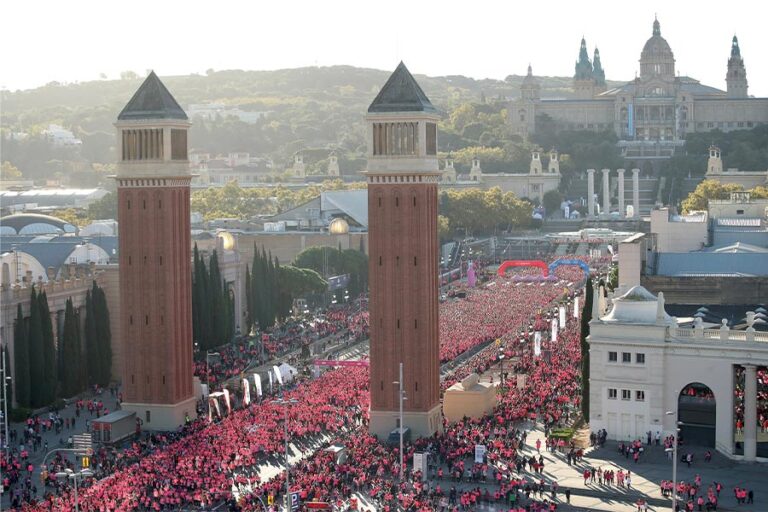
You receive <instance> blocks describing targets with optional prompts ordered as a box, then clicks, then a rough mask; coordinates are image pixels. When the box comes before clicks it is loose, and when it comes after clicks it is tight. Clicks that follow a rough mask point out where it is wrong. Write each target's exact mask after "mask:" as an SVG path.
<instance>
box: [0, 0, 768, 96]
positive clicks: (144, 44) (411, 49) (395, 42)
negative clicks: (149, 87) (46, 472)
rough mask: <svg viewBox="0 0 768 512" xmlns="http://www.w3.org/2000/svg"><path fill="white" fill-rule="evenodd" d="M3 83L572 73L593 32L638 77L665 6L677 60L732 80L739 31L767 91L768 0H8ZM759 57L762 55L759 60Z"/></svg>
mask: <svg viewBox="0 0 768 512" xmlns="http://www.w3.org/2000/svg"><path fill="white" fill-rule="evenodd" d="M0 13H2V17H3V22H4V23H3V24H2V30H0V45H2V48H3V51H2V57H0V86H3V87H5V88H7V89H18V88H30V87H36V86H39V85H42V84H45V83H47V82H49V81H53V80H56V81H60V82H70V81H76V80H81V81H82V80H93V79H97V78H98V77H99V75H100V74H101V73H104V74H106V75H107V77H109V78H117V77H118V76H119V74H120V72H121V71H124V70H133V71H136V72H139V73H142V74H143V73H144V71H145V70H147V69H150V68H152V69H155V70H156V71H157V73H158V74H159V75H161V76H164V75H165V76H167V75H178V74H187V73H191V72H200V73H202V72H204V71H205V70H206V69H209V68H213V69H216V70H221V69H248V70H257V69H279V68H290V67H300V66H312V65H319V66H328V65H335V64H350V65H354V66H364V67H372V68H379V69H386V70H390V69H394V68H395V66H396V65H397V62H398V61H399V60H400V59H402V60H404V61H405V62H406V64H407V65H408V67H409V68H410V70H411V71H412V72H414V73H420V74H427V75H447V74H461V75H467V76H471V77H474V78H499V79H501V78H504V77H505V76H507V75H509V74H524V73H525V70H526V67H527V66H528V63H529V62H530V63H531V64H532V65H533V70H534V73H535V74H537V75H558V76H570V75H572V74H573V65H574V61H575V60H576V57H577V54H578V48H579V41H580V39H581V36H582V35H584V36H585V37H586V39H587V45H588V47H589V49H590V56H591V53H592V49H593V48H594V46H595V45H597V46H598V47H599V48H600V54H601V58H602V62H603V67H604V69H605V70H606V76H607V78H608V79H611V80H629V79H631V78H633V77H634V76H635V72H636V71H637V70H638V62H637V61H638V59H639V57H640V51H641V49H642V47H643V44H644V43H645V41H646V39H648V38H649V37H650V36H651V28H652V23H653V16H654V13H658V17H659V21H660V22H661V32H662V35H663V36H664V37H665V38H666V39H667V41H668V42H669V44H670V45H671V47H672V50H673V52H674V53H675V59H676V69H677V71H678V72H679V73H680V74H683V75H688V76H692V77H694V78H697V79H699V80H701V81H702V82H703V83H706V84H708V85H712V86H715V87H719V88H723V89H724V88H725V72H726V63H727V59H728V56H729V53H730V44H731V37H732V36H733V35H734V33H735V34H737V35H738V37H739V42H740V45H741V50H742V56H743V57H744V59H745V62H746V66H747V76H748V78H749V93H750V94H752V95H755V96H768V66H765V65H764V63H765V62H766V59H768V56H767V55H766V54H765V52H766V50H768V30H766V25H765V23H766V19H768V16H767V14H768V3H766V2H765V1H764V0H749V1H746V0H731V1H728V2H723V1H717V2H715V1H711V0H674V1H672V0H663V1H662V0H646V1H644V2H642V1H641V2H618V1H602V0H601V1H589V0H581V1H578V0H576V1H574V0H549V1H542V0H539V1H528V2H525V1H520V0H497V1H486V0H469V1H466V0H465V1H462V2H459V1H453V0H443V1H433V0H428V1H427V0H376V1H369V0H348V1H342V0H313V1H309V0H307V1H293V0H272V1H265V0H241V1H234V0H215V1H214V0H205V1H202V0H187V1H176V0H125V1H116V0H94V1H86V0H70V1H68V2H64V1H61V0H45V1H43V0H3V1H2V6H1V7H0ZM759 64H763V65H762V66H760V65H759Z"/></svg>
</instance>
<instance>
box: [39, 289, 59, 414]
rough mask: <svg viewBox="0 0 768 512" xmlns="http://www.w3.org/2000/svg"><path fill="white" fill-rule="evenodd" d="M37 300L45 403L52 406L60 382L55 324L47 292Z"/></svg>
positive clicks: (41, 293) (42, 292)
mask: <svg viewBox="0 0 768 512" xmlns="http://www.w3.org/2000/svg"><path fill="white" fill-rule="evenodd" d="M37 300H38V307H39V311H40V321H41V325H42V329H43V375H44V377H43V382H44V385H43V390H42V392H43V402H44V403H45V404H50V403H52V402H53V401H54V400H55V399H56V384H57V382H58V375H57V374H58V371H57V370H58V368H57V364H56V362H57V361H56V345H55V344H54V342H53V322H52V321H51V310H50V308H49V307H48V294H46V293H45V290H43V291H41V292H40V293H39V294H38V296H37Z"/></svg>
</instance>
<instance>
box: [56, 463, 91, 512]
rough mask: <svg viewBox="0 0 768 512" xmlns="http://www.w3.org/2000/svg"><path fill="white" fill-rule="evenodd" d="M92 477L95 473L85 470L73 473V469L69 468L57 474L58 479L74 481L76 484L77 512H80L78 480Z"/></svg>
mask: <svg viewBox="0 0 768 512" xmlns="http://www.w3.org/2000/svg"><path fill="white" fill-rule="evenodd" d="M91 476H93V471H91V470H90V469H83V470H82V471H72V470H71V469H69V468H67V469H65V470H64V471H61V472H59V473H56V478H66V479H68V480H72V481H73V482H74V483H75V512H80V502H79V498H78V496H77V480H78V479H79V478H81V477H86V478H87V477H91Z"/></svg>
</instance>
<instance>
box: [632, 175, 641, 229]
mask: <svg viewBox="0 0 768 512" xmlns="http://www.w3.org/2000/svg"><path fill="white" fill-rule="evenodd" d="M632 209H633V210H634V212H633V214H634V216H635V218H639V217H640V169H632Z"/></svg>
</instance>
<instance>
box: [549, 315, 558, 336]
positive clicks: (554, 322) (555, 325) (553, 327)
mask: <svg viewBox="0 0 768 512" xmlns="http://www.w3.org/2000/svg"><path fill="white" fill-rule="evenodd" d="M550 339H551V340H552V341H553V342H554V341H557V318H553V319H552V336H551V338H550Z"/></svg>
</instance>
